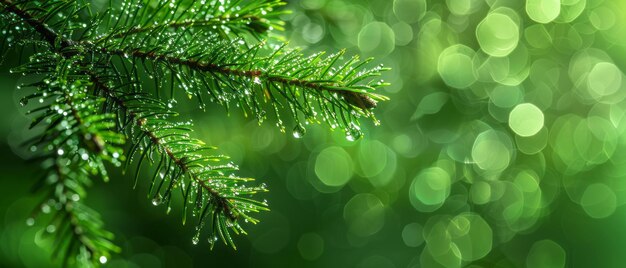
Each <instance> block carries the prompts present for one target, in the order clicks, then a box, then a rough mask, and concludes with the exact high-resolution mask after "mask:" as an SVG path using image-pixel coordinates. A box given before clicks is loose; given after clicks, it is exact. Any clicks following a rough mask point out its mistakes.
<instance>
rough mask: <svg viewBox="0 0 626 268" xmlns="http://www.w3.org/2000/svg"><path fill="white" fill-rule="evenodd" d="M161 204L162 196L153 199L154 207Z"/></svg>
mask: <svg viewBox="0 0 626 268" xmlns="http://www.w3.org/2000/svg"><path fill="white" fill-rule="evenodd" d="M160 204H161V195H157V196H155V197H154V198H152V205H155V206H158V205H160Z"/></svg>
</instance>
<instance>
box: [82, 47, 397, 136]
mask: <svg viewBox="0 0 626 268" xmlns="http://www.w3.org/2000/svg"><path fill="white" fill-rule="evenodd" d="M161 38H163V39H161ZM161 38H159V37H157V38H154V39H150V38H146V39H144V40H143V41H142V42H140V43H135V42H133V43H130V44H126V43H115V44H113V43H111V42H108V44H104V43H102V44H97V43H96V44H94V47H93V48H92V51H93V52H94V53H100V54H104V55H105V56H118V57H119V58H120V59H121V60H126V59H127V58H133V59H131V60H129V61H131V62H132V64H133V68H141V67H137V66H136V65H137V64H138V63H139V62H142V63H144V62H145V61H150V62H152V69H151V70H150V69H148V68H144V70H145V71H146V72H147V73H150V74H157V75H155V77H157V80H159V78H158V77H167V76H168V74H171V75H173V74H176V76H175V77H174V78H173V79H171V81H168V83H167V84H171V85H172V89H171V91H172V92H173V91H174V88H173V86H174V84H178V86H179V87H181V88H182V89H183V90H184V91H185V92H186V93H187V95H189V96H192V95H193V96H197V97H198V98H199V99H200V100H201V102H203V101H202V95H204V94H207V93H208V95H209V97H210V100H211V101H213V102H217V103H220V104H222V105H224V106H226V107H228V106H229V103H231V102H235V103H238V104H239V105H240V106H241V107H242V108H243V109H244V111H245V112H246V113H251V114H254V115H256V116H257V118H258V119H259V121H263V120H264V119H265V117H266V115H267V114H268V113H271V112H274V113H275V115H276V121H277V122H278V125H279V127H280V128H281V129H283V130H284V125H283V122H282V120H281V115H280V114H279V112H278V111H279V110H282V109H284V108H285V107H288V110H289V111H290V114H289V115H290V116H291V118H292V119H294V120H295V125H296V129H303V127H302V124H301V123H300V119H301V116H303V117H304V119H305V120H306V121H307V123H308V122H314V123H315V122H319V118H321V119H322V120H323V121H326V122H327V123H328V124H329V125H330V126H331V128H336V127H340V128H343V129H344V130H345V131H346V133H347V134H348V135H351V136H353V137H358V136H360V135H361V134H360V129H359V127H358V125H356V124H355V122H358V117H360V116H366V117H371V118H374V117H373V113H371V112H370V111H369V110H370V109H372V108H374V107H375V106H376V101H378V100H386V97H383V96H381V95H377V94H375V93H373V92H372V91H374V90H376V88H379V87H382V86H385V85H387V84H386V83H384V82H377V81H374V80H373V78H375V77H377V76H379V75H380V72H381V71H385V70H386V69H385V68H383V67H376V68H373V69H369V70H368V69H364V68H363V66H364V65H365V64H367V63H369V61H370V60H366V61H359V60H358V58H356V57H354V58H352V59H350V60H348V61H344V62H341V58H342V57H343V55H344V52H340V53H338V54H335V55H331V56H329V57H323V54H316V55H314V56H311V57H305V56H304V55H302V54H301V53H300V52H299V51H293V50H288V49H286V48H284V47H276V48H273V49H269V50H266V51H261V50H263V49H265V47H264V46H263V45H257V46H255V47H253V48H250V49H249V48H247V46H246V45H244V44H243V43H241V42H238V41H235V42H219V40H218V39H219V38H217V37H216V36H213V35H209V36H205V35H199V36H195V37H194V38H192V39H191V40H193V41H190V43H185V44H184V46H185V47H186V49H184V50H183V49H182V48H179V47H178V46H175V45H172V46H170V45H162V44H167V42H166V40H168V39H169V37H167V36H166V37H161ZM207 43H212V44H211V45H207ZM104 45H107V47H99V46H104ZM263 52H264V54H265V55H264V56H259V54H261V53H263ZM144 66H145V63H144ZM162 83H163V81H162V80H159V81H157V83H156V85H157V87H156V89H155V90H156V91H157V93H156V94H157V95H159V91H160V90H162V89H161V88H163V87H164V86H163V85H161V84H162ZM201 89H204V90H207V91H208V92H202V91H200V90H201ZM171 95H172V96H173V93H171ZM264 103H265V104H268V106H269V107H267V108H264V107H263V105H264ZM318 111H320V112H321V113H322V114H321V116H319V115H318ZM374 120H375V119H374ZM375 121H376V120H375Z"/></svg>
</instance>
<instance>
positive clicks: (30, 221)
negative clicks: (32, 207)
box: [26, 218, 35, 226]
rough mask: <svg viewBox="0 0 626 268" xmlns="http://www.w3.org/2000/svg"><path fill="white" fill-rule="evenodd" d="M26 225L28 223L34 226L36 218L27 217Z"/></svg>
mask: <svg viewBox="0 0 626 268" xmlns="http://www.w3.org/2000/svg"><path fill="white" fill-rule="evenodd" d="M26 225H28V226H33V225H35V219H34V218H28V219H26Z"/></svg>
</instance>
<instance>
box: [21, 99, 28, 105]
mask: <svg viewBox="0 0 626 268" xmlns="http://www.w3.org/2000/svg"><path fill="white" fill-rule="evenodd" d="M27 104H28V99H27V98H22V99H21V100H20V105H22V107H24V106H26V105H27Z"/></svg>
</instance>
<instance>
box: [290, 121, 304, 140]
mask: <svg viewBox="0 0 626 268" xmlns="http://www.w3.org/2000/svg"><path fill="white" fill-rule="evenodd" d="M304 134H306V129H305V128H304V127H303V126H302V125H301V124H298V125H296V127H295V128H294V129H293V137H294V138H296V139H300V138H302V137H303V136H304Z"/></svg>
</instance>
